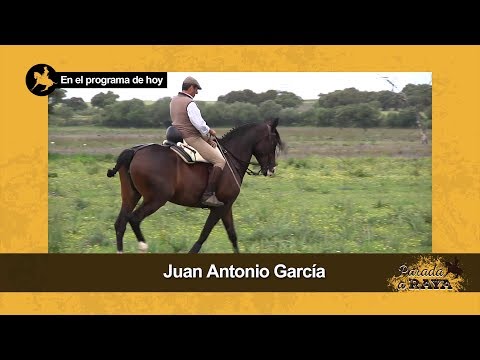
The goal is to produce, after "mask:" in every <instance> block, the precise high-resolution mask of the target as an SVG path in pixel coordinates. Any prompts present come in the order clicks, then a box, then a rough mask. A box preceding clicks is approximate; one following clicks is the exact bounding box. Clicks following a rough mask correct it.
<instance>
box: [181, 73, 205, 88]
mask: <svg viewBox="0 0 480 360" xmlns="http://www.w3.org/2000/svg"><path fill="white" fill-rule="evenodd" d="M183 83H184V84H191V85H195V86H196V87H197V88H198V90H202V87H201V86H200V84H199V83H198V81H197V80H196V79H194V78H193V77H191V76H188V77H187V78H186V79H185V80H183Z"/></svg>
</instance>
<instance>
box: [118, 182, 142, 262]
mask: <svg viewBox="0 0 480 360" xmlns="http://www.w3.org/2000/svg"><path fill="white" fill-rule="evenodd" d="M138 200H140V194H139V193H138V192H136V191H132V192H131V193H129V195H128V196H126V197H124V198H123V200H122V208H121V209H120V213H119V214H118V217H117V221H115V233H116V236H117V252H118V253H119V254H121V253H122V252H123V235H124V234H125V229H126V228H127V221H128V218H129V217H130V215H131V213H132V211H133V209H135V205H137V203H138Z"/></svg>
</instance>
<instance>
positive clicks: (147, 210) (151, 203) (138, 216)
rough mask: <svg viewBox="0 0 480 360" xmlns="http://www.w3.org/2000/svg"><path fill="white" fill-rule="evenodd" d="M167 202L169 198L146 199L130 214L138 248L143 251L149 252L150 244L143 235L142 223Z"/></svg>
mask: <svg viewBox="0 0 480 360" xmlns="http://www.w3.org/2000/svg"><path fill="white" fill-rule="evenodd" d="M166 202H167V200H166V199H162V198H153V199H144V201H143V203H142V204H141V205H140V206H139V207H138V208H137V209H136V210H135V211H134V212H133V213H132V216H130V220H129V222H130V225H131V227H132V230H133V232H134V233H135V236H136V237H137V240H138V249H139V250H140V251H141V252H147V250H148V245H147V242H146V241H145V238H144V237H143V234H142V230H140V223H141V222H142V221H143V219H145V218H146V217H147V216H149V215H151V214H153V213H154V212H155V211H157V210H158V209H160V208H161V207H162V206H163V205H165V203H166Z"/></svg>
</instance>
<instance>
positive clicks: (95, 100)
mask: <svg viewBox="0 0 480 360" xmlns="http://www.w3.org/2000/svg"><path fill="white" fill-rule="evenodd" d="M119 97H120V95H117V94H115V93H113V92H112V91H109V92H107V93H106V94H105V93H103V92H101V93H99V94H97V95H95V96H94V97H92V100H91V101H90V103H91V104H92V106H96V107H98V108H101V109H104V108H105V107H106V106H107V105H112V104H114V103H115V102H116V101H117V99H118V98H119Z"/></svg>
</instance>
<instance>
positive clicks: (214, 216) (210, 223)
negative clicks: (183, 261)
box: [189, 207, 225, 254]
mask: <svg viewBox="0 0 480 360" xmlns="http://www.w3.org/2000/svg"><path fill="white" fill-rule="evenodd" d="M224 211H225V209H223V207H219V208H213V209H211V210H210V214H209V215H208V218H207V221H206V222H205V225H204V226H203V230H202V232H201V233H200V237H199V238H198V240H197V242H196V243H195V244H193V246H192V248H191V249H190V251H189V253H190V254H197V253H198V252H199V251H200V249H201V248H202V245H203V243H204V242H205V240H207V238H208V235H210V233H211V232H212V229H213V227H214V226H215V225H217V223H218V220H220V218H221V217H222V214H223V212H224Z"/></svg>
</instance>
